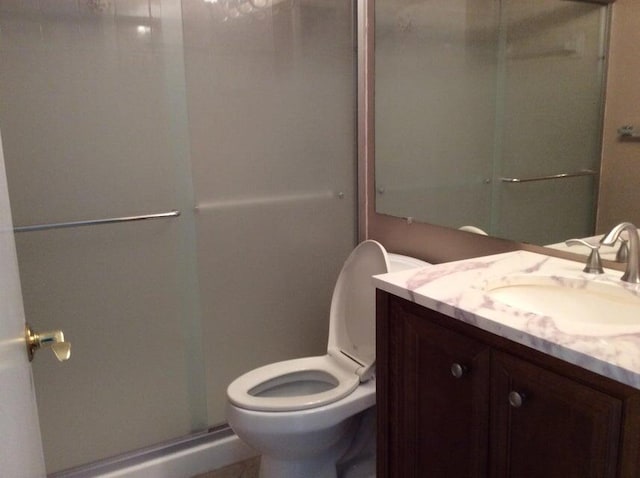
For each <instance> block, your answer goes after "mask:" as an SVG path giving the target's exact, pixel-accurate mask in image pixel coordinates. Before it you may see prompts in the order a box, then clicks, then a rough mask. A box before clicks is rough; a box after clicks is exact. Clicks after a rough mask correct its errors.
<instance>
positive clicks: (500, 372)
mask: <svg viewBox="0 0 640 478" xmlns="http://www.w3.org/2000/svg"><path fill="white" fill-rule="evenodd" d="M492 375H493V378H492V388H493V390H492V424H491V433H492V440H491V442H492V445H491V447H492V449H491V470H492V474H491V476H492V478H506V477H509V478H542V477H544V478H605V477H607V478H608V477H611V478H613V477H615V476H617V474H616V467H617V453H618V444H619V440H620V420H621V409H622V408H621V407H622V403H621V401H620V400H618V399H616V398H614V397H611V396H609V395H606V394H603V393H601V392H598V391H596V390H594V389H592V388H589V387H587V386H584V385H582V384H579V383H577V382H574V381H573V380H571V379H569V378H566V377H563V376H560V375H557V374H554V373H552V372H549V371H547V370H545V369H542V368H539V367H537V366H534V365H531V364H529V363H527V362H524V361H522V360H519V359H516V358H514V357H512V356H510V355H506V354H503V353H499V352H494V354H493V360H492Z"/></svg>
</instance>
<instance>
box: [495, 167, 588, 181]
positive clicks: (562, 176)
mask: <svg viewBox="0 0 640 478" xmlns="http://www.w3.org/2000/svg"><path fill="white" fill-rule="evenodd" d="M597 174H598V173H597V172H596V171H593V170H591V169H584V170H582V171H576V172H574V173H560V174H551V175H549V176H534V177H532V178H500V181H502V182H503V183H531V182H533V181H550V180H552V179H565V178H577V177H580V176H596V175H597Z"/></svg>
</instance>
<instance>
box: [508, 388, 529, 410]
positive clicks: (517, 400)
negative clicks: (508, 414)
mask: <svg viewBox="0 0 640 478" xmlns="http://www.w3.org/2000/svg"><path fill="white" fill-rule="evenodd" d="M524 399H525V395H524V393H522V392H515V391H513V392H509V405H511V406H512V407H513V408H520V407H521V406H522V404H523V403H524Z"/></svg>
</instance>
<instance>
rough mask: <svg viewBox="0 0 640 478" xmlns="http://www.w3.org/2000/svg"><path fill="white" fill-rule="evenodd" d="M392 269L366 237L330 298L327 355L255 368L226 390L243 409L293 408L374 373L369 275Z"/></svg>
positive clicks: (329, 397) (338, 394) (338, 393)
mask: <svg viewBox="0 0 640 478" xmlns="http://www.w3.org/2000/svg"><path fill="white" fill-rule="evenodd" d="M388 270H389V259H388V257H387V253H386V251H385V249H384V247H382V245H381V244H379V243H378V242H376V241H371V240H368V241H364V242H362V243H361V244H360V245H358V246H357V247H356V248H355V249H354V250H353V252H352V253H351V255H350V256H349V257H348V258H347V260H346V261H345V263H344V266H343V267H342V270H341V272H340V275H339V277H338V280H337V282H336V286H335V288H334V291H333V296H332V299H331V312H330V322H329V324H330V325H329V341H328V345H327V355H324V356H318V357H306V358H301V359H294V360H285V361H283V362H276V363H273V364H270V365H265V366H263V367H260V368H257V369H254V370H252V371H250V372H247V373H245V374H244V375H242V376H240V377H238V378H237V379H236V380H234V381H233V382H232V383H231V384H230V385H229V387H228V388H227V396H228V398H229V401H230V402H231V403H232V404H233V405H235V406H237V407H240V408H246V409H249V410H261V411H295V410H304V409H309V408H314V407H320V406H322V405H326V404H328V403H331V402H335V401H337V400H340V399H342V398H344V397H345V396H347V395H349V394H350V393H351V392H353V390H355V389H356V388H357V387H358V385H359V384H360V382H364V381H367V380H368V379H369V378H371V376H372V374H373V367H374V364H375V288H374V287H373V284H372V279H371V277H372V276H374V275H376V274H382V273H385V272H388Z"/></svg>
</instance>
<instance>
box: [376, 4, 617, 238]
mask: <svg viewBox="0 0 640 478" xmlns="http://www.w3.org/2000/svg"><path fill="white" fill-rule="evenodd" d="M375 9H376V24H375V158H376V159H375V173H376V211H377V212H378V213H382V214H388V215H393V216H400V217H412V218H413V219H414V220H417V221H421V222H428V223H432V224H438V225H444V226H448V227H454V228H459V227H461V226H467V225H473V226H476V227H478V228H480V229H482V230H484V231H487V232H488V233H489V234H490V235H493V236H498V237H503V238H509V239H513V240H517V241H521V242H530V243H535V244H550V243H554V242H559V241H562V240H564V239H566V238H569V237H586V236H590V235H592V234H593V232H594V219H595V206H596V199H597V186H598V172H599V168H600V149H601V127H602V113H603V100H602V98H603V92H604V91H603V85H604V72H605V62H606V43H607V41H606V39H607V26H608V18H609V15H608V9H607V7H606V6H603V5H597V4H593V3H583V2H577V1H568V2H567V1H560V0H537V1H535V2H522V1H520V0H501V1H495V0H423V1H415V0H377V1H376V2H375Z"/></svg>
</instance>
